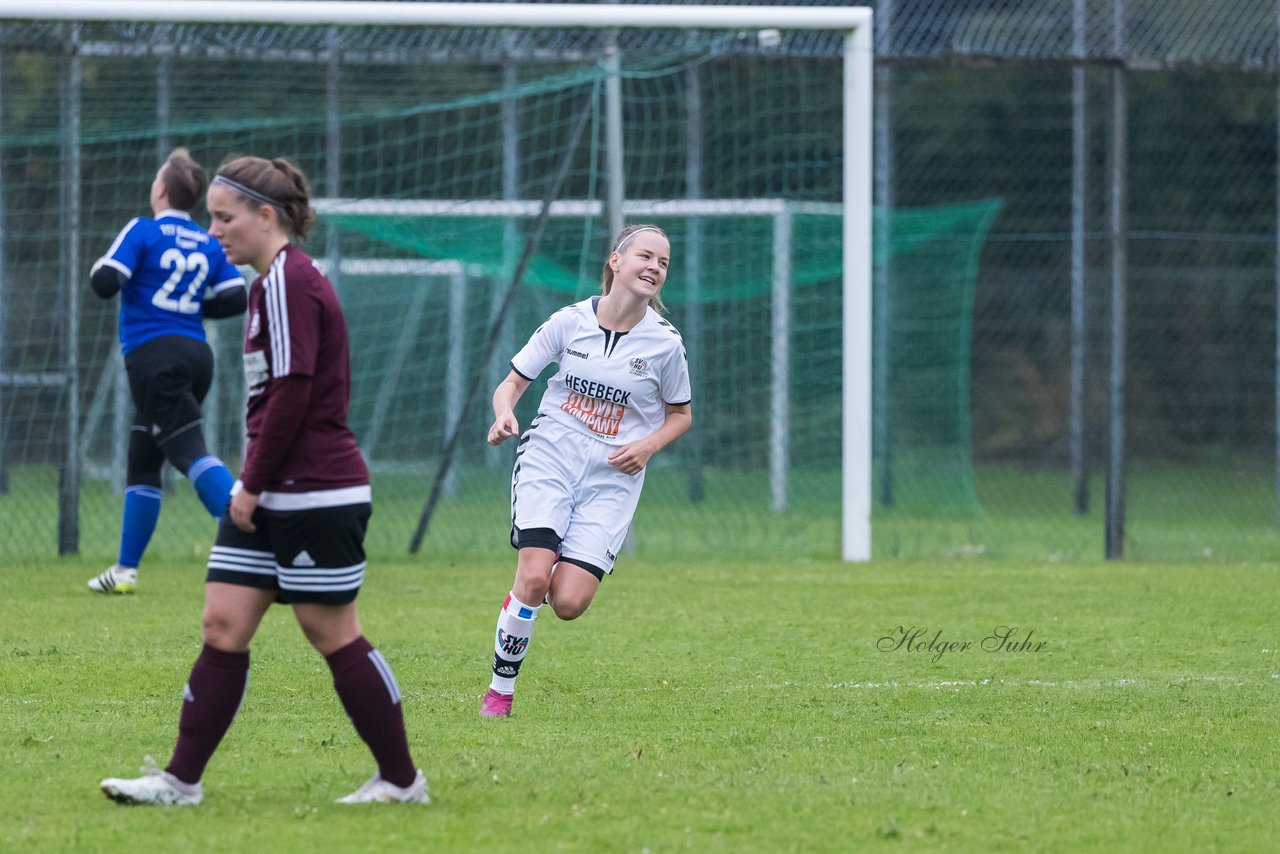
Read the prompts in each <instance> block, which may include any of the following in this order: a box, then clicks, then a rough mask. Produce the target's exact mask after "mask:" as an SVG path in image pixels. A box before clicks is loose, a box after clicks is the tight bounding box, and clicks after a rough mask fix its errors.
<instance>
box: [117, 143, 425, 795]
mask: <svg viewBox="0 0 1280 854" xmlns="http://www.w3.org/2000/svg"><path fill="white" fill-rule="evenodd" d="M208 204H209V214H210V216H211V217H212V225H211V226H210V231H211V232H212V233H213V234H214V235H216V236H217V238H218V239H219V240H221V241H222V244H223V246H225V247H226V251H227V256H228V257H229V258H231V260H232V261H234V262H236V263H239V264H247V265H249V266H251V267H253V269H254V270H256V271H257V273H258V278H257V279H256V280H254V282H253V284H252V285H250V287H249V317H248V322H247V326H246V328H245V338H244V368H245V380H246V383H247V385H248V392H249V402H248V411H247V415H246V425H245V427H246V432H247V434H248V437H249V444H248V449H247V450H246V452H245V461H244V468H243V471H242V472H241V474H240V480H239V481H238V482H237V483H236V484H235V487H234V488H233V490H232V497H231V507H230V510H229V511H228V513H227V515H226V516H224V517H223V519H222V521H221V522H220V523H219V526H218V536H217V539H216V540H215V541H214V545H213V550H212V552H211V553H210V555H209V568H208V575H207V577H206V584H205V604H204V648H203V649H202V650H201V652H200V655H199V657H198V658H197V659H196V662H195V665H194V667H193V668H192V670H191V676H190V678H189V679H188V681H187V688H186V691H185V692H184V698H183V704H182V715H181V718H180V720H179V726H178V744H177V746H176V747H175V748H174V751H173V756H172V758H171V759H170V761H169V764H168V766H167V767H166V768H165V769H164V770H163V771H161V770H159V769H153V773H148V774H147V775H145V776H143V777H139V778H135V779H107V780H103V781H102V790H103V792H104V793H106V795H107V796H108V797H110V798H112V799H114V800H117V801H121V802H123V803H132V804H195V803H199V802H200V799H201V797H202V791H201V786H200V779H201V777H202V776H203V774H204V770H205V766H206V764H207V763H208V762H209V760H210V759H211V758H212V756H213V753H214V751H215V750H216V749H217V747H218V744H219V742H220V741H221V740H222V737H223V735H224V734H225V733H226V732H227V730H228V729H229V728H230V726H231V722H232V720H233V719H234V718H235V716H236V712H237V711H238V710H239V708H240V701H241V700H242V699H243V697H244V695H245V690H246V688H247V687H248V679H249V643H250V641H251V640H252V639H253V636H254V633H255V632H256V631H257V629H258V624H259V623H260V622H261V620H262V618H263V616H264V615H265V614H266V612H267V609H268V608H270V607H271V604H272V603H273V602H280V603H284V604H288V605H291V606H292V608H293V613H294V616H295V617H296V619H297V621H298V624H299V626H301V628H302V633H303V634H304V635H305V636H306V638H307V640H308V641H310V642H311V645H312V646H314V647H315V648H316V650H317V651H318V652H319V653H320V654H321V655H323V656H324V658H325V662H326V663H327V664H328V665H329V670H330V672H331V673H332V675H333V686H334V688H335V689H336V691H337V693H338V698H339V700H341V702H342V707H343V708H344V709H345V710H346V713H347V716H348V717H349V718H350V719H351V722H352V723H353V724H354V725H355V728H356V732H357V733H359V735H360V737H361V738H362V739H363V740H364V741H365V743H366V744H367V745H368V746H369V749H370V750H371V751H372V753H373V756H374V759H375V760H376V762H377V765H378V772H377V774H375V775H374V776H373V778H372V779H370V780H369V781H368V782H366V783H365V784H364V785H363V786H361V787H360V788H359V789H358V790H356V791H355V792H353V793H352V794H350V795H347V796H346V797H344V798H342V799H340V801H339V803H347V804H352V803H369V802H374V801H384V802H410V803H426V802H427V801H428V800H429V798H428V795H427V781H426V779H425V778H424V777H423V775H422V772H421V771H419V770H417V768H416V767H415V766H414V763H413V759H412V758H411V757H410V754H409V743H408V738H407V737H406V735H405V728H404V714H403V711H402V709H401V706H400V689H399V688H398V687H397V685H396V680H395V676H394V675H393V674H392V672H391V667H390V666H389V665H388V664H387V661H386V659H384V658H383V657H382V653H380V652H379V651H378V650H377V649H375V648H374V647H373V646H372V645H371V644H370V643H369V641H368V640H366V639H365V637H364V633H363V631H362V629H361V627H360V619H359V616H358V615H357V613H356V602H355V599H356V594H357V593H358V592H359V590H360V585H361V583H362V582H363V581H364V570H365V554H364V535H365V528H366V526H367V524H368V522H369V517H370V514H371V512H372V504H371V502H372V493H371V490H370V487H369V470H368V467H367V466H366V465H365V461H364V458H363V457H362V456H361V454H360V449H359V448H357V447H356V439H355V435H354V434H353V433H352V432H351V429H350V428H349V427H348V426H347V407H348V403H349V401H350V396H351V370H350V365H349V357H348V346H347V326H346V321H345V319H344V318H343V315H342V307H341V306H340V305H339V303H338V296H337V294H336V293H335V292H334V289H333V285H332V284H330V282H329V280H328V279H327V278H326V277H325V275H324V274H323V273H321V272H320V270H319V269H317V267H316V266H315V264H314V262H312V260H311V258H309V257H308V256H307V254H306V253H305V252H303V251H302V250H301V249H300V248H298V247H297V246H295V245H293V244H291V243H290V239H291V238H298V239H304V238H305V237H306V236H307V234H308V233H309V232H310V230H311V226H312V224H313V222H314V221H315V211H313V210H312V209H311V207H310V189H309V187H308V184H307V179H306V176H304V175H303V173H302V172H301V171H300V170H299V169H298V168H297V167H296V166H294V165H293V164H292V163H290V162H289V161H288V160H284V159H276V160H265V159H263V158H261V157H237V158H234V159H231V160H228V161H227V162H225V163H224V164H223V165H222V167H221V168H220V169H219V170H218V174H217V175H216V176H215V177H214V179H213V184H212V185H211V186H210V188H209V203H208Z"/></svg>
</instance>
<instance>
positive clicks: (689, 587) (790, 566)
mask: <svg viewBox="0 0 1280 854" xmlns="http://www.w3.org/2000/svg"><path fill="white" fill-rule="evenodd" d="M202 567H203V561H202V560H198V559H166V560H163V561H156V562H153V563H151V564H149V565H148V566H147V567H145V568H144V571H143V574H142V593H141V594H140V595H138V596H136V597H116V598H105V597H97V596H93V595H92V594H90V593H89V592H87V591H86V590H85V589H84V580H85V579H86V578H88V577H89V576H90V575H92V574H93V573H94V572H96V571H97V570H98V569H100V567H99V566H98V564H97V563H96V562H93V563H90V562H88V561H77V560H64V561H47V562H41V563H36V562H32V563H19V564H17V565H10V566H9V567H7V572H6V580H7V582H8V583H7V587H6V599H7V605H8V607H7V608H6V609H5V616H4V618H3V620H2V621H0V767H2V768H3V769H4V773H3V774H0V827H3V828H4V838H5V847H6V848H9V849H10V850H23V851H46V850H47V851H54V850H59V851H61V850H86V851H126V850H180V849H187V850H226V851H245V850H258V851H279V850H307V849H312V850H317V851H326V852H327V851H391V850H406V848H407V849H408V850H415V849H416V850H432V849H434V850H451V851H452V850H456V851H479V850H485V849H486V848H500V849H512V848H517V847H518V848H521V849H524V850H531V851H561V850H564V851H603V850H608V851H644V850H648V851H653V852H658V851H669V850H690V851H715V850H734V851H850V850H877V849H883V850H898V849H901V848H904V847H906V848H913V849H919V848H930V849H932V848H940V849H941V848H945V849H948V850H959V851H993V850H1019V851H1021V850H1028V849H1031V850H1068V851H1077V850H1097V851H1114V850H1155V849H1160V850H1162V851H1170V850H1173V851H1177V850H1186V851H1203V850H1230V851H1260V850H1266V849H1268V848H1269V847H1270V846H1271V845H1273V844H1274V841H1275V839H1276V838H1277V837H1280V818H1277V813H1276V810H1275V808H1274V807H1275V802H1276V799H1277V795H1280V750H1277V747H1280V744H1277V741H1278V739H1277V735H1276V709H1277V708H1280V703H1278V702H1277V701H1278V700H1280V655H1278V654H1277V649H1278V644H1280V640H1278V639H1277V632H1276V624H1277V623H1276V601H1277V593H1280V571H1278V569H1277V566H1276V565H1274V564H1271V563H1252V564H1248V563H1241V564H1233V565H1213V566H1203V565H1193V564H1173V565H1157V564H1137V563H1121V564H1102V563H1098V562H1094V563H1088V562H1059V563H1052V564H1039V565H1027V564H1025V563H1020V562H1019V563H1014V562H1002V561H999V560H995V559H987V558H985V557H984V556H981V555H978V556H974V557H970V558H967V559H964V560H960V561H951V562H946V563H923V562H913V561H896V562H892V561H879V562H876V563H873V564H871V565H866V566H847V565H844V564H840V563H837V562H834V561H816V560H810V561H792V562H787V561H775V560H770V561H749V560H748V561H739V560H733V561H727V560H724V561H715V560H710V561H698V562H662V561H657V560H653V559H650V558H645V557H643V556H637V557H629V558H627V559H624V560H623V561H622V562H621V564H620V566H619V569H618V574H617V576H616V577H615V578H611V579H609V580H607V581H606V582H605V585H604V587H603V588H602V590H601V593H600V596H599V597H598V598H597V600H596V603H595V604H594V605H593V606H592V608H591V610H590V611H589V612H588V613H587V614H586V615H585V616H584V617H583V618H581V619H580V620H578V621H576V622H573V623H560V622H558V621H556V620H555V619H554V618H553V617H550V615H546V616H544V617H543V618H542V619H540V620H539V621H538V628H537V631H536V632H535V635H534V640H533V644H532V647H531V651H530V656H529V659H528V663H527V664H526V666H525V669H524V672H523V674H522V675H521V677H520V687H519V691H518V693H517V697H516V704H515V716H514V717H512V718H511V719H510V720H480V719H479V718H478V717H477V716H476V709H477V707H478V704H479V700H480V695H481V694H482V693H483V691H484V689H485V687H486V686H487V681H488V675H487V671H488V659H489V656H490V650H491V645H490V644H491V640H490V637H491V632H492V630H493V623H494V618H495V616H496V613H497V609H498V605H499V603H500V600H501V598H502V596H503V594H504V593H505V592H506V590H507V585H508V584H509V583H510V577H511V573H512V569H513V559H512V556H511V554H510V553H504V554H502V555H501V556H500V557H499V558H495V559H493V560H492V561H486V560H470V559H468V560H455V561H452V562H450V561H439V560H432V559H418V560H413V561H404V562H398V563H389V562H386V561H382V560H380V561H377V562H376V563H375V564H374V565H373V566H372V567H371V569H370V574H369V577H368V580H367V583H366V586H365V589H364V591H363V592H362V594H361V599H360V602H361V611H362V616H363V620H364V624H365V628H366V631H367V634H368V635H369V637H370V638H371V639H372V640H373V642H374V643H375V644H377V645H378V646H379V647H380V648H381V649H382V650H383V651H384V652H385V654H386V656H387V658H388V659H389V661H390V662H391V664H392V666H393V667H394V668H395V670H396V675H397V677H398V680H399V682H400V686H401V689H402V691H403V694H404V698H405V712H406V718H407V724H408V728H409V734H410V741H411V744H412V746H413V749H414V752H415V758H416V760H417V762H418V764H419V765H421V766H422V768H423V769H424V770H425V771H426V774H427V776H428V779H429V780H430V783H431V790H432V797H433V803H432V804H431V805H429V806H426V807H411V806H377V807H349V806H346V807H344V806H338V805H335V804H334V803H333V801H334V799H335V798H337V797H339V796H341V795H343V794H346V793H347V792H349V791H351V790H353V789H354V788H355V787H356V786H358V785H359V784H360V783H361V782H362V781H363V780H364V779H365V778H366V777H367V776H368V775H369V774H370V773H372V770H373V767H372V761H371V759H370V758H369V756H368V754H367V751H366V749H365V748H364V746H363V744H361V743H360V742H359V740H358V738H357V737H356V735H355V733H354V731H353V730H352V728H351V726H350V724H349V723H348V722H347V720H346V718H345V716H344V715H343V713H342V710H341V707H340V706H339V704H338V702H337V699H336V697H335V696H334V694H333V691H332V688H331V686H330V683H329V677H328V671H327V668H326V667H325V665H324V663H323V661H322V660H321V659H320V657H319V656H318V655H317V654H316V653H315V652H314V651H312V650H311V649H310V648H309V647H308V645H307V644H306V642H305V641H304V640H303V638H302V636H301V634H300V632H299V631H298V629H297V628H296V625H295V624H294V622H293V619H292V614H291V612H289V611H288V610H286V609H284V608H276V609H273V611H272V612H271V613H270V614H269V615H268V618H267V619H266V621H265V622H264V625H263V628H262V630H261V632H260V634H259V636H258V638H257V640H256V642H255V645H254V649H253V653H252V655H253V670H252V677H251V682H250V688H249V694H248V697H247V699H246V702H245V705H244V707H243V708H242V710H241V712H240V715H239V717H238V718H237V720H236V723H235V724H234V726H233V727H232V729H231V732H230V733H229V735H228V736H227V739H226V741H225V742H224V744H223V746H222V748H221V749H220V750H219V752H218V753H217V754H216V755H215V757H214V759H213V762H212V763H211V764H210V767H209V769H208V772H207V774H206V777H205V802H204V804H203V805H201V806H199V807H195V808H143V807H132V808H130V807H121V806H118V805H116V804H114V803H111V802H109V801H107V800H106V799H105V798H104V797H103V796H102V795H101V793H100V792H99V791H98V788H97V783H98V781H99V780H100V779H101V778H102V777H105V776H120V775H131V774H132V773H133V772H134V771H135V769H136V768H137V767H138V766H139V765H140V763H141V761H142V759H143V756H144V755H146V754H151V755H154V756H155V757H156V758H157V759H158V760H159V761H160V763H161V764H163V763H164V762H165V761H166V760H167V758H168V755H169V752H170V750H171V749H172V746H173V742H174V739H175V737H176V727H177V716H178V710H179V705H180V696H181V691H182V685H183V683H184V681H185V679H186V676H187V673H188V671H189V668H190V665H191V662H192V660H193V659H194V657H195V655H196V652H197V650H198V648H199V628H198V626H199V619H200V608H201V593H202V577H203V568H202ZM1000 627H1005V628H1003V629H1001V628H1000ZM1010 630H1011V631H1010ZM991 638H994V640H991ZM984 641H986V644H985V647H984ZM966 643H967V644H968V646H965V644H966ZM1037 644H1040V646H1037Z"/></svg>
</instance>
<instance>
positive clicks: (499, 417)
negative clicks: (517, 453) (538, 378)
mask: <svg viewBox="0 0 1280 854" xmlns="http://www.w3.org/2000/svg"><path fill="white" fill-rule="evenodd" d="M529 383H530V380H527V379H525V378H524V377H522V376H520V374H518V373H516V372H515V371H512V372H511V373H509V374H507V378H506V379H504V380H503V381H502V382H500V383H498V387H497V388H496V389H494V392H493V425H492V426H490V427H489V437H488V439H487V440H486V441H488V443H489V444H490V445H501V444H502V443H503V442H505V441H507V440H508V439H510V438H511V437H512V436H518V435H519V434H520V422H518V421H517V420H516V413H515V408H516V403H517V402H518V401H519V400H520V396H521V395H523V394H524V392H525V389H527V388H528V387H529Z"/></svg>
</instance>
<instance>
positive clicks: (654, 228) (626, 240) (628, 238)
mask: <svg viewBox="0 0 1280 854" xmlns="http://www.w3.org/2000/svg"><path fill="white" fill-rule="evenodd" d="M642 231H656V232H658V233H659V234H662V229H660V228H658V227H657V226H656V225H646V226H644V227H643V228H637V229H636V230H635V231H633V232H631V233H630V234H628V235H627V236H626V237H624V238H622V239H621V240H619V241H618V245H617V246H615V247H614V248H613V251H614V252H621V251H622V247H624V246H626V245H627V244H628V243H630V242H631V238H633V237H635V236H636V235H637V234H639V233H640V232H642Z"/></svg>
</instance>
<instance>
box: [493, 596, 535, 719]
mask: <svg viewBox="0 0 1280 854" xmlns="http://www.w3.org/2000/svg"><path fill="white" fill-rule="evenodd" d="M541 607H542V606H541V605H539V606H538V607H537V608H535V607H533V606H532V605H526V604H524V603H523V602H521V601H520V600H519V599H517V598H516V597H515V594H508V595H507V598H506V601H505V602H503V603H502V610H501V611H500V612H499V613H498V630H497V631H496V632H495V633H494V636H493V680H492V681H490V683H489V688H490V689H491V690H493V691H497V692H498V693H499V694H514V693H515V692H516V677H517V676H518V675H520V665H521V663H522V662H523V661H524V657H525V655H526V654H527V653H528V652H529V639H530V638H531V637H532V636H533V621H534V620H536V619H537V618H538V609H539V608H541Z"/></svg>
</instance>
